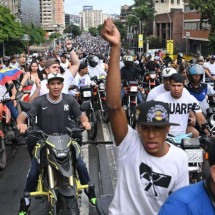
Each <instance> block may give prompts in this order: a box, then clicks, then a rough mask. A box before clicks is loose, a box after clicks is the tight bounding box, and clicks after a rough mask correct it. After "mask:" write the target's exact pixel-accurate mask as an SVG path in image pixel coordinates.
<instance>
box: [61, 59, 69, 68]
mask: <svg viewBox="0 0 215 215" xmlns="http://www.w3.org/2000/svg"><path fill="white" fill-rule="evenodd" d="M60 66H61V67H62V68H63V69H64V70H67V69H68V67H69V61H68V59H66V62H65V63H62V62H61V61H60Z"/></svg>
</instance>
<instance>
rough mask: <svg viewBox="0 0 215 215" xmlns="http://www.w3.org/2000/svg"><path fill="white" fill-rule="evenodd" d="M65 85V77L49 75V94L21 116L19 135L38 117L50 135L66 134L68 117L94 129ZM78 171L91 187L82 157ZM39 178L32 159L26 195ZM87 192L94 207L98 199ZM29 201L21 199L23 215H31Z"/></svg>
mask: <svg viewBox="0 0 215 215" xmlns="http://www.w3.org/2000/svg"><path fill="white" fill-rule="evenodd" d="M63 82H64V77H63V76H62V75H61V74H60V73H50V74H49V75H48V81H47V88H48V90H49V93H48V94H46V95H43V96H39V97H37V98H35V99H34V100H33V102H32V103H31V109H30V111H29V112H28V113H25V112H22V113H20V114H19V116H18V118H17V128H18V130H19V131H20V133H25V132H26V130H27V124H25V120H26V119H27V117H28V116H30V115H31V116H37V125H38V127H39V129H41V130H42V131H44V132H45V133H46V134H48V135H50V134H54V133H58V134H64V133H65V128H66V127H69V126H70V124H69V118H75V119H79V120H80V122H81V125H82V126H83V127H84V128H85V129H86V130H89V129H90V128H91V125H90V123H89V121H88V118H87V116H86V115H85V114H84V113H83V112H81V110H80V106H79V104H78V102H77V101H76V100H75V98H73V97H72V96H70V95H66V94H64V93H62V89H63ZM34 140H35V142H34V144H31V147H32V148H34V146H35V145H36V141H37V138H35V139H34ZM32 151H33V150H32ZM31 154H32V152H31ZM77 171H78V174H79V178H80V182H81V184H82V185H84V184H88V183H89V182H90V178H89V175H88V171H87V168H86V165H85V163H84V162H83V160H82V158H81V157H79V158H78V159H77ZM38 176H39V165H38V163H37V160H36V158H35V157H32V160H31V167H30V170H29V172H28V175H27V181H26V185H25V189H24V193H26V192H27V193H28V192H33V191H35V190H36V187H37V181H38ZM85 193H86V194H87V195H88V197H89V201H90V203H91V204H92V205H95V201H96V196H95V192H94V190H90V192H88V191H87V190H85ZM30 201H31V200H30V198H29V197H27V196H25V195H24V196H23V198H21V201H20V209H19V214H20V215H21V214H23V213H27V212H28V210H29V207H30Z"/></svg>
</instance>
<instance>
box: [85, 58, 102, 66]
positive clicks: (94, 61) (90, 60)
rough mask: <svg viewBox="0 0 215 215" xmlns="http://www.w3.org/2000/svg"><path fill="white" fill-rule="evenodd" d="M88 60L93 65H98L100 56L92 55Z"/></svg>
mask: <svg viewBox="0 0 215 215" xmlns="http://www.w3.org/2000/svg"><path fill="white" fill-rule="evenodd" d="M88 61H89V65H90V66H91V67H96V66H97V64H98V63H99V58H98V57H97V56H92V57H90V58H89V59H88Z"/></svg>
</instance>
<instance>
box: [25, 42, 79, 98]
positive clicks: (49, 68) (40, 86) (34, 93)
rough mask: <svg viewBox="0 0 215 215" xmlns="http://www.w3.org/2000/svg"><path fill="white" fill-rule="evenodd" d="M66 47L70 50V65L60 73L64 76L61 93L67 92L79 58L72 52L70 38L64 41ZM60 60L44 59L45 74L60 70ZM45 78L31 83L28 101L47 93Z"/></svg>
mask: <svg viewBox="0 0 215 215" xmlns="http://www.w3.org/2000/svg"><path fill="white" fill-rule="evenodd" d="M66 47H67V50H68V51H70V61H71V62H72V63H71V66H70V68H69V69H67V70H66V71H65V72H64V73H62V75H63V76H64V80H65V81H64V87H63V93H66V94H68V90H69V87H70V85H71V83H72V80H73V79H74V77H75V76H76V74H77V71H78V68H79V65H80V63H79V59H78V56H77V55H76V53H75V52H74V50H73V48H72V43H71V41H70V40H67V41H66ZM59 65H60V62H59V61H58V60H56V59H54V58H50V59H48V60H47V61H46V64H45V71H46V74H49V73H52V72H60V68H61V67H60V66H59ZM46 84H47V79H44V80H42V81H39V80H38V81H36V83H35V84H34V85H33V87H32V89H31V94H30V98H29V102H32V101H33V100H34V98H36V97H38V96H41V95H44V94H46V93H48V89H47V87H46Z"/></svg>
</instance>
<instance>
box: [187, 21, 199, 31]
mask: <svg viewBox="0 0 215 215" xmlns="http://www.w3.org/2000/svg"><path fill="white" fill-rule="evenodd" d="M184 29H185V30H198V22H185V23H184Z"/></svg>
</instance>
